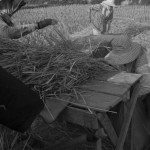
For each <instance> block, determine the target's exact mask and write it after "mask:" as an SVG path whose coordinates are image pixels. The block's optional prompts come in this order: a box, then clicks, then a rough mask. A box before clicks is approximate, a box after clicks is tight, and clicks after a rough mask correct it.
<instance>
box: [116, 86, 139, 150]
mask: <svg viewBox="0 0 150 150" xmlns="http://www.w3.org/2000/svg"><path fill="white" fill-rule="evenodd" d="M139 89H140V87H139V84H137V85H136V86H135V88H134V90H133V93H132V96H131V102H130V108H129V110H128V113H127V114H126V116H125V119H124V123H123V126H122V128H121V132H120V135H119V139H118V141H117V146H116V149H115V150H123V146H124V142H125V138H126V135H127V132H128V129H129V125H130V122H131V119H132V115H133V112H134V108H135V105H136V102H137V98H138V92H139Z"/></svg>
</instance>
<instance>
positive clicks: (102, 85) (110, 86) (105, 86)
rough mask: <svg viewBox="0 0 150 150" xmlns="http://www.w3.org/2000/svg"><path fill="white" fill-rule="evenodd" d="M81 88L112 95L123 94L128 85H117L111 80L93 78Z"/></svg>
mask: <svg viewBox="0 0 150 150" xmlns="http://www.w3.org/2000/svg"><path fill="white" fill-rule="evenodd" d="M81 88H82V89H88V90H90V91H96V92H101V93H105V94H109V95H114V96H123V95H124V94H125V93H126V92H127V91H128V90H129V89H130V85H124V84H123V85H121V84H119V85H118V84H114V83H111V82H102V81H98V80H93V81H91V82H89V83H87V84H85V85H83V86H82V87H81Z"/></svg>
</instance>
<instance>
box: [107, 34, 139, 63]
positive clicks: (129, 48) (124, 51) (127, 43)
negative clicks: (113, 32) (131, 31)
mask: <svg viewBox="0 0 150 150" xmlns="http://www.w3.org/2000/svg"><path fill="white" fill-rule="evenodd" d="M111 44H112V51H111V52H109V53H108V54H107V55H106V56H105V60H106V61H107V62H108V63H110V64H112V65H123V64H128V63H130V62H132V61H134V60H135V59H136V58H137V57H138V56H139V55H140V52H141V51H142V48H141V45H140V44H138V43H133V42H132V41H131V40H130V39H129V38H128V36H125V35H121V36H117V37H114V39H113V40H112V42H111Z"/></svg>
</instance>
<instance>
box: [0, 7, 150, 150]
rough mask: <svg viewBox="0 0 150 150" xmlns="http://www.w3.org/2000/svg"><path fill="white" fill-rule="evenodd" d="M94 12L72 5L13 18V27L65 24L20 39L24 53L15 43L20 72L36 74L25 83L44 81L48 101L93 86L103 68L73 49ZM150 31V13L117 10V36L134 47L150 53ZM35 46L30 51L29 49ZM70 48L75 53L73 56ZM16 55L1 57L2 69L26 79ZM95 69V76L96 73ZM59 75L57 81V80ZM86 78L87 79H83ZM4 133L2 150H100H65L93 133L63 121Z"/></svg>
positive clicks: (89, 148)
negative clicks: (73, 40)
mask: <svg viewBox="0 0 150 150" xmlns="http://www.w3.org/2000/svg"><path fill="white" fill-rule="evenodd" d="M89 6H90V5H69V6H58V7H46V8H38V9H37V8H35V9H23V10H21V11H20V12H19V13H17V14H15V15H14V16H13V21H14V22H16V24H24V23H32V22H36V21H39V20H42V19H44V18H55V19H58V20H59V24H58V25H57V27H56V28H55V27H47V28H45V29H43V30H41V31H36V32H33V33H32V34H30V35H27V36H26V37H22V38H21V39H19V42H21V43H23V44H24V45H25V46H23V47H21V46H20V45H19V44H18V40H16V41H15V42H16V45H15V46H14V47H18V49H21V50H23V51H20V53H19V55H17V58H22V61H20V60H19V61H17V63H16V64H17V65H18V64H19V65H18V69H20V68H19V67H20V64H23V66H24V67H23V68H22V71H23V72H24V73H25V75H29V74H30V76H27V77H26V78H23V81H24V82H25V83H27V84H28V85H32V84H35V83H37V80H38V79H40V80H39V81H41V82H40V83H39V84H41V85H44V86H43V87H42V88H43V89H44V90H45V91H48V92H47V93H46V94H47V95H48V96H51V95H52V94H53V92H52V91H54V90H55V91H56V92H57V93H61V92H64V91H65V92H66V91H67V92H68V91H69V92H70V91H71V92H72V91H73V90H72V89H74V88H73V87H74V86H76V85H78V84H79V83H80V82H82V81H84V79H86V80H87V79H88V78H89V77H93V76H92V75H93V72H94V71H95V70H96V69H97V68H100V67H98V66H97V65H95V64H97V62H95V60H93V59H89V58H88V57H85V56H83V54H81V53H80V52H78V48H79V47H80V46H79V47H74V45H70V43H69V35H70V34H73V33H75V32H78V31H81V30H83V29H85V28H86V27H88V26H89V24H90V19H89V12H88V8H89ZM149 30H150V7H147V6H125V7H119V8H116V9H115V13H114V20H113V23H112V27H111V33H112V34H125V33H129V34H131V35H132V36H133V40H134V41H136V42H138V43H141V44H142V45H143V46H146V47H147V48H150V31H149ZM59 31H61V32H59ZM58 35H59V36H58ZM56 43H57V44H56ZM10 44H11V42H10ZM17 44H18V45H17ZM58 44H60V46H58ZM4 45H7V46H8V47H9V44H8V43H7V42H5V41H4ZM29 45H30V47H28V46H29ZM52 45H53V46H52ZM11 46H12V48H13V45H11ZM35 47H36V48H37V47H38V48H37V53H36V55H35V53H34V50H35ZM49 47H50V48H49ZM68 47H69V48H68ZM70 47H71V50H72V52H70V51H69V49H70ZM93 47H94V45H93ZM55 49H57V53H56V52H55ZM49 51H51V54H53V55H52V56H53V57H52V58H51V60H48V58H47V56H48V55H47V54H48V53H49ZM69 52H70V53H69ZM26 53H27V54H28V56H29V57H28V58H30V59H31V60H32V63H31V62H30V61H29V59H27V58H26V57H25V56H26V55H25V54H26ZM66 53H67V55H66ZM12 54H15V52H10V53H8V54H7V55H5V56H4V57H5V58H4V57H3V58H2V57H1V58H0V59H1V62H0V63H1V65H3V64H7V65H5V68H6V69H8V71H10V72H11V73H12V74H13V75H15V76H17V77H19V78H22V74H18V72H19V73H20V70H19V71H18V72H15V71H14V69H13V67H14V66H13V65H14V64H13V62H12V61H13V60H10V58H11V56H12ZM56 55H58V56H59V57H56ZM77 58H78V59H77ZM2 60H3V61H2ZM17 60H18V59H17ZM39 60H41V61H42V63H40V64H38V63H39V62H38V61H39ZM66 60H68V61H66ZM53 62H55V63H53ZM16 64H15V65H16ZM24 64H26V65H24ZM35 64H36V65H35ZM45 64H46V66H45ZM68 64H69V65H68ZM82 64H84V65H82ZM100 64H101V65H100V66H101V68H100V69H103V70H105V71H106V70H107V71H111V70H112V69H114V68H111V67H109V66H107V64H104V63H103V62H100ZM47 65H51V69H52V68H55V69H53V72H51V74H48V75H47V74H44V75H43V71H47V72H48V71H49V70H48V66H47ZM34 66H36V68H34ZM37 66H38V67H37ZM43 66H44V67H43ZM64 66H66V67H64ZM93 67H94V69H95V70H94V69H91V68H93ZM57 68H62V70H61V71H60V72H58V70H56V69H57ZM85 68H86V69H85ZM104 68H105V69H104ZM35 70H38V71H37V74H35V73H33V71H35ZM66 70H67V71H66ZM56 71H57V77H56V76H55V75H56ZM68 72H69V73H68ZM70 72H71V73H72V74H71V73H70ZM89 72H90V73H89ZM66 73H67V74H66ZM31 74H32V76H31ZM83 74H84V76H82V75H83ZM19 75H20V76H19ZM41 75H43V76H41ZM60 75H61V76H60ZM35 76H36V79H35ZM64 76H65V77H66V76H67V78H65V80H64ZM81 76H82V78H81ZM23 77H24V76H23ZM54 77H55V78H54ZM83 78H84V79H83ZM53 79H54V80H53ZM58 79H59V80H58ZM79 79H80V80H79ZM56 80H58V81H59V82H56ZM48 81H49V82H48ZM52 81H53V82H52ZM84 82H85V81H84ZM49 83H50V84H49ZM50 85H51V86H50ZM52 85H53V86H52ZM60 85H64V86H61V89H60V88H59V87H60ZM53 87H55V88H53ZM56 87H57V88H56ZM2 131H3V132H1V135H0V136H1V139H0V147H1V149H2V150H5V149H6V150H37V149H39V150H94V149H95V144H94V143H84V144H80V145H79V146H77V147H76V146H75V145H74V146H72V147H69V148H65V149H64V147H63V146H65V145H66V143H67V144H68V143H69V142H70V143H72V142H73V141H76V140H77V139H78V136H80V135H81V133H82V134H83V133H85V132H86V133H87V132H88V133H90V134H92V131H91V130H90V129H86V128H81V127H78V126H76V125H71V124H68V123H66V122H62V121H60V120H57V121H56V122H54V123H53V124H50V125H48V124H45V123H43V122H42V121H41V120H40V119H39V120H36V122H34V124H33V125H32V127H31V129H30V130H29V131H28V132H27V133H25V134H23V135H21V134H18V133H16V132H12V131H10V130H8V129H6V128H3V127H2ZM81 138H82V137H81ZM102 143H103V146H102V147H103V150H113V149H114V147H113V146H112V144H111V143H110V141H109V140H108V139H105V140H104V141H102Z"/></svg>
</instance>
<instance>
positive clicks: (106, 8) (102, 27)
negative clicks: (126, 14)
mask: <svg viewBox="0 0 150 150" xmlns="http://www.w3.org/2000/svg"><path fill="white" fill-rule="evenodd" d="M114 7H116V5H115V3H114V0H105V1H103V2H102V3H100V4H99V5H96V6H94V7H91V8H90V9H91V11H90V13H91V12H92V10H93V11H94V12H95V15H94V18H93V20H91V21H92V25H93V27H94V29H93V34H94V35H98V34H105V33H108V32H109V31H110V27H111V23H112V20H113V8H114ZM90 16H91V15H90Z"/></svg>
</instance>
